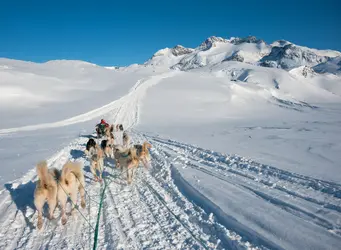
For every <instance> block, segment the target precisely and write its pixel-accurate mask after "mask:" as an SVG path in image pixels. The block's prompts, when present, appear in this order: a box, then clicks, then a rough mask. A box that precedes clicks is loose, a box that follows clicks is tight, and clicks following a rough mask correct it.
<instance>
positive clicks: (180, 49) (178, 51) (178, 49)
mask: <svg viewBox="0 0 341 250" xmlns="http://www.w3.org/2000/svg"><path fill="white" fill-rule="evenodd" d="M193 51H194V50H193V49H190V48H185V47H184V46H182V45H176V46H175V47H174V48H172V54H173V55H174V56H182V55H186V54H189V53H192V52H193Z"/></svg>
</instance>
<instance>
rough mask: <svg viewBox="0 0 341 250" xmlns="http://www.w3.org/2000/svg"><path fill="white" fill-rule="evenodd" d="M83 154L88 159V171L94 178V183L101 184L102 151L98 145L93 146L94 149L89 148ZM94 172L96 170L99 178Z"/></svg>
mask: <svg viewBox="0 0 341 250" xmlns="http://www.w3.org/2000/svg"><path fill="white" fill-rule="evenodd" d="M85 154H86V155H87V156H88V157H89V159H90V170H91V173H92V174H93V175H94V177H95V181H100V182H102V173H103V168H104V152H103V150H102V149H101V148H100V147H99V146H98V145H95V146H94V147H91V148H90V149H89V150H85ZM96 170H98V172H99V176H98V175H97V173H96Z"/></svg>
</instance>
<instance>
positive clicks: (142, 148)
mask: <svg viewBox="0 0 341 250" xmlns="http://www.w3.org/2000/svg"><path fill="white" fill-rule="evenodd" d="M151 147H152V145H151V144H150V143H149V142H147V141H145V142H144V143H143V144H142V145H141V144H135V145H134V148H135V149H136V155H137V158H138V159H139V161H142V163H143V165H144V167H145V168H147V167H148V165H149V163H150V154H149V150H148V149H149V148H151Z"/></svg>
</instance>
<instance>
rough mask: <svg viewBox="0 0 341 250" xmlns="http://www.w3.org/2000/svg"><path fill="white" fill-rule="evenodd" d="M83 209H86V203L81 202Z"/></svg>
mask: <svg viewBox="0 0 341 250" xmlns="http://www.w3.org/2000/svg"><path fill="white" fill-rule="evenodd" d="M81 207H82V208H83V209H84V208H85V201H82V202H81Z"/></svg>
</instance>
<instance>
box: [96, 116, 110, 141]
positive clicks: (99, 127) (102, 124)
mask: <svg viewBox="0 0 341 250" xmlns="http://www.w3.org/2000/svg"><path fill="white" fill-rule="evenodd" d="M106 127H109V124H108V123H107V122H106V121H105V120H104V119H101V122H100V123H99V124H97V125H96V131H97V135H98V137H100V136H102V135H104V134H105V128H106Z"/></svg>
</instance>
